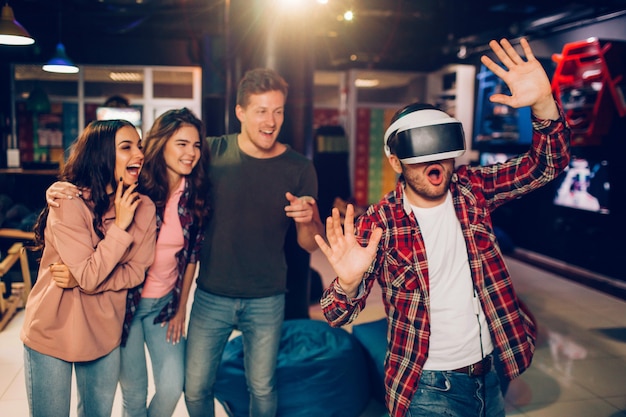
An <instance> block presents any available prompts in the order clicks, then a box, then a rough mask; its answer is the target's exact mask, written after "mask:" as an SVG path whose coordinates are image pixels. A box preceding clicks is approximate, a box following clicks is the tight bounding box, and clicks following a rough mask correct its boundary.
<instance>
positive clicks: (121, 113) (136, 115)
mask: <svg viewBox="0 0 626 417" xmlns="http://www.w3.org/2000/svg"><path fill="white" fill-rule="evenodd" d="M96 118H97V119H98V120H114V119H120V120H128V121H129V122H131V123H132V124H133V125H134V126H135V127H136V128H137V131H138V132H139V135H140V136H141V110H139V109H137V108H134V107H98V108H97V109H96Z"/></svg>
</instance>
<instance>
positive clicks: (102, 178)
mask: <svg viewBox="0 0 626 417" xmlns="http://www.w3.org/2000/svg"><path fill="white" fill-rule="evenodd" d="M125 126H129V127H132V128H133V129H134V128H135V127H134V126H133V125H132V123H130V122H127V121H125V120H98V121H93V122H91V123H89V125H87V127H86V128H85V130H84V131H83V132H82V133H81V135H80V136H79V137H78V138H77V139H76V141H75V142H74V144H73V145H72V149H71V153H70V156H69V158H68V159H67V162H66V163H65V165H64V166H63V169H62V170H61V174H60V175H59V180H60V181H68V182H71V183H72V184H74V185H76V186H77V187H78V188H79V189H88V190H89V191H90V200H89V202H88V203H89V206H90V207H91V209H92V211H93V215H94V216H93V228H94V230H95V232H96V234H97V235H98V236H100V237H101V238H103V237H104V233H103V231H102V216H103V215H104V213H106V211H107V210H108V209H109V206H110V205H111V197H110V196H109V195H108V194H107V187H109V186H110V187H112V188H113V189H114V190H115V189H116V188H117V185H118V182H119V179H118V178H115V135H116V134H117V131H118V130H120V129H121V128H123V127H125ZM48 211H49V207H48V206H46V207H45V208H44V209H43V210H42V211H41V213H40V214H39V217H38V219H37V222H36V223H35V226H34V231H35V247H36V249H43V246H44V230H45V228H46V222H47V219H48Z"/></svg>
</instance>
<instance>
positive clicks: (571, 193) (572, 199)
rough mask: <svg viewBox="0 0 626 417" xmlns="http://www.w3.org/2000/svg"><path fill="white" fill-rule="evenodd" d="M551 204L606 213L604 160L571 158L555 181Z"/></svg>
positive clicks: (607, 173) (606, 166)
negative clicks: (552, 202) (554, 191)
mask: <svg viewBox="0 0 626 417" xmlns="http://www.w3.org/2000/svg"><path fill="white" fill-rule="evenodd" d="M555 181H556V193H555V196H554V204H556V205H557V206H563V207H571V208H575V209H580V210H587V211H592V212H597V213H601V214H609V193H610V190H611V185H610V182H609V164H608V162H607V160H605V159H593V158H586V157H585V158H583V157H580V156H574V155H572V159H571V161H570V164H569V166H568V167H567V169H566V171H565V172H564V173H563V174H561V175H560V176H559V178H557V179H556V180H555Z"/></svg>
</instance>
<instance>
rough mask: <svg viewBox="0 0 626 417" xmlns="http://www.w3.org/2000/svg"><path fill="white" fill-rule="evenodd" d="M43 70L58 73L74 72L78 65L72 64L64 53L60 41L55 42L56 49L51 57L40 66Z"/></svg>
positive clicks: (76, 70)
mask: <svg viewBox="0 0 626 417" xmlns="http://www.w3.org/2000/svg"><path fill="white" fill-rule="evenodd" d="M42 69H43V70H44V71H47V72H56V73H59V74H75V73H77V72H78V67H77V66H76V65H74V63H73V62H72V60H71V59H70V58H69V57H68V56H67V54H66V53H65V46H63V44H62V43H61V42H59V43H58V44H57V50H56V53H55V54H54V56H53V57H52V59H50V61H48V63H47V64H46V65H44V66H43V67H42Z"/></svg>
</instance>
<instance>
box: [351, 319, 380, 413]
mask: <svg viewBox="0 0 626 417" xmlns="http://www.w3.org/2000/svg"><path fill="white" fill-rule="evenodd" d="M352 334H353V335H354V337H355V338H356V339H357V340H358V341H359V343H361V345H362V346H363V348H364V349H365V352H366V353H367V361H368V369H369V373H370V378H369V379H370V383H371V390H372V397H374V398H375V399H376V400H378V401H379V402H381V403H383V404H385V368H384V366H385V355H386V354H387V319H386V318H384V319H380V320H377V321H372V322H369V323H363V324H355V325H354V326H352Z"/></svg>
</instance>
